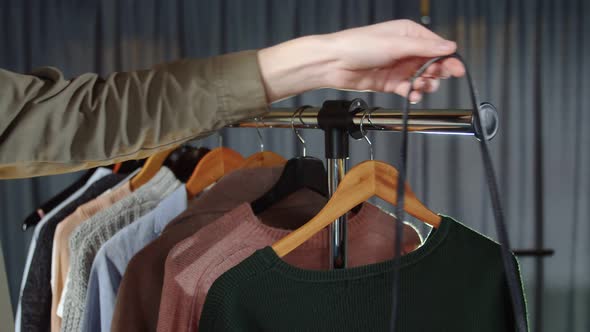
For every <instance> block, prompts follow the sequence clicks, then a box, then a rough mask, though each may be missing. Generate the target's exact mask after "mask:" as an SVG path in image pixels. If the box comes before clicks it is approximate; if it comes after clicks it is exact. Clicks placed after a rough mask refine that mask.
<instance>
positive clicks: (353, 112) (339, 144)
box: [230, 98, 499, 268]
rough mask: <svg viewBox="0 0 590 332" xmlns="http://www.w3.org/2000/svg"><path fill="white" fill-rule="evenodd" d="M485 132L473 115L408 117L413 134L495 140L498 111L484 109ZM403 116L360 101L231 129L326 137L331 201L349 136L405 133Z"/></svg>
mask: <svg viewBox="0 0 590 332" xmlns="http://www.w3.org/2000/svg"><path fill="white" fill-rule="evenodd" d="M480 113H481V116H482V123H483V126H484V130H483V131H482V130H480V128H479V126H478V125H477V121H476V120H477V119H476V113H475V112H474V110H471V109H420V110H411V111H410V113H409V122H408V123H409V131H411V132H415V133H423V134H442V135H474V136H476V137H478V138H480V137H483V136H482V135H485V137H486V138H488V139H491V138H492V137H494V136H495V134H496V132H497V131H498V124H499V121H498V112H497V110H496V108H495V107H494V106H493V105H491V104H489V103H484V104H482V106H481V107H480ZM402 123H403V122H402V110H400V109H386V108H378V107H371V108H370V107H369V106H368V105H367V103H366V102H365V101H363V100H362V99H359V98H357V99H354V100H351V101H348V100H328V101H325V102H324V103H323V105H322V106H321V107H311V106H302V107H295V108H273V109H271V110H270V111H269V112H267V113H266V114H265V115H264V116H262V117H259V118H256V119H250V120H246V121H243V122H240V123H237V124H234V125H232V126H230V127H234V128H235V127H241V128H306V129H321V130H323V131H324V140H325V148H326V149H325V151H326V160H327V165H328V192H329V195H330V196H332V194H333V193H334V191H335V190H336V188H337V187H338V184H339V183H340V181H341V180H342V178H343V177H344V175H345V173H346V170H347V169H348V158H349V148H348V141H349V136H351V137H353V138H355V139H361V138H363V136H364V133H365V132H366V131H367V130H381V131H401V130H402ZM329 236H330V241H329V243H330V266H331V267H333V268H345V267H346V262H347V250H346V247H347V246H346V238H347V229H346V216H343V217H340V218H338V220H335V221H334V223H333V224H332V225H330V231H329Z"/></svg>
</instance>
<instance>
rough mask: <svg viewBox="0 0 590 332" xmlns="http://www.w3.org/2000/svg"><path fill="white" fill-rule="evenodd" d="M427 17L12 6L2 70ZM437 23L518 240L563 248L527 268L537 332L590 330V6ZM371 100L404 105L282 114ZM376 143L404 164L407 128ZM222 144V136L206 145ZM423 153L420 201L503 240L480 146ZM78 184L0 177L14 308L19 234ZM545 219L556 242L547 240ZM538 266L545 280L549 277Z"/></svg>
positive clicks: (154, 57)
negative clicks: (472, 98) (483, 108)
mask: <svg viewBox="0 0 590 332" xmlns="http://www.w3.org/2000/svg"><path fill="white" fill-rule="evenodd" d="M419 15H420V14H419V1H399V0H398V1H393V0H372V1H368V0H364V1H355V0H348V1H345V0H329V1H326V0H322V1H320V0H316V1H311V0H308V1H295V0H281V1H279V0H274V1H273V0H266V1H265V0H250V1H238V0H232V1H230V0H225V1H222V0H218V1H196V0H192V1H188V0H186V1H183V0H174V1H172V0H169V1H157V0H142V1H127V0H119V1H115V0H104V1H73V0H61V1H49V0H24V1H23V0H2V1H0V49H1V51H0V67H2V68H6V69H9V70H14V71H18V72H27V71H29V70H30V69H32V68H35V67H38V66H44V65H52V66H56V67H58V68H60V69H62V70H63V71H64V73H65V75H66V76H69V77H71V76H75V75H79V74H82V73H84V72H98V73H101V74H107V73H109V72H112V71H124V70H133V69H139V68H144V67H148V66H151V65H153V64H156V63H158V62H163V61H170V60H174V59H177V58H180V57H205V56H212V55H216V54H221V53H225V52H232V51H238V50H243V49H254V48H261V47H265V46H268V45H272V44H275V43H278V42H281V41H285V40H288V39H291V38H294V37H297V36H301V35H307V34H318V33H327V32H332V31H337V30H340V29H344V28H348V27H355V26H361V25H366V24H370V23H374V22H381V21H386V20H390V19H397V18H410V19H414V20H418V19H419ZM430 15H431V25H430V28H431V29H433V30H434V31H436V32H437V33H439V34H441V35H443V36H445V37H447V38H450V39H454V40H456V41H457V42H458V44H459V47H460V52H461V53H462V54H463V55H464V56H465V58H466V59H467V61H468V62H469V66H470V69H471V70H472V72H473V75H474V79H475V81H476V84H477V85H478V87H479V89H480V93H481V95H482V98H483V99H485V100H489V101H492V102H493V103H495V104H496V105H497V107H498V109H499V111H500V116H501V128H500V131H499V133H498V136H497V137H496V138H495V139H494V141H493V142H492V143H491V145H492V150H493V153H494V158H495V162H496V167H497V170H498V174H499V176H500V186H501V190H502V194H503V201H504V206H505V210H506V217H507V220H508V222H509V226H510V236H511V240H512V243H513V246H514V247H516V248H533V247H534V246H535V245H537V246H542V247H546V248H552V249H555V255H554V256H553V257H550V258H546V259H545V260H544V264H541V263H539V262H540V260H539V261H538V260H536V259H535V258H522V259H521V260H520V262H521V269H522V274H523V278H524V282H525V289H526V292H527V298H528V305H529V312H530V316H531V317H530V318H531V322H532V323H534V324H536V325H534V329H533V331H540V330H541V326H542V327H543V330H544V331H590V315H588V313H589V312H590V259H589V256H588V253H589V252H590V241H589V237H590V223H589V222H588V220H590V208H589V205H590V204H589V203H590V175H589V174H590V172H589V169H590V132H589V130H588V128H590V111H589V110H588V109H587V108H588V107H587V105H590V66H589V65H587V64H586V62H587V61H588V60H590V42H589V38H590V22H589V21H588V20H587V19H585V18H587V17H588V16H589V15H590V3H588V2H587V1H583V0H567V1H566V0H560V1H547V0H545V1H532V0H531V1H522V0H520V1H508V0H502V1H499V0H493V1H492V0H489V1H468V0H454V1H452V0H437V1H432V3H431V12H430ZM350 47H355V46H354V45H350ZM467 92H468V91H467V86H466V84H465V82H463V81H461V80H453V81H449V82H444V83H443V84H442V87H441V89H440V91H439V92H437V93H436V94H434V95H432V96H430V97H428V98H427V99H426V100H425V101H424V102H423V103H422V106H424V107H458V106H463V107H466V106H468V99H467ZM358 96H360V97H362V98H365V100H366V101H367V102H369V104H370V105H377V106H384V107H399V106H400V105H401V98H400V97H397V96H393V95H387V94H368V93H344V92H337V91H330V90H321V91H315V92H310V93H306V94H304V95H302V96H299V97H297V98H292V99H290V100H287V101H284V102H282V103H280V105H279V106H284V105H289V106H294V105H302V104H311V105H320V104H321V102H322V101H323V100H325V99H334V98H353V97H358ZM262 134H263V136H264V141H265V144H266V147H267V148H268V149H270V150H273V151H276V152H278V153H280V154H282V155H283V156H285V157H290V156H293V155H295V154H297V153H298V152H299V151H300V150H299V148H298V146H297V144H296V140H295V138H294V135H293V134H292V133H291V132H290V131H289V130H283V129H265V130H262ZM222 135H223V136H224V145H226V146H229V147H232V148H234V149H237V150H239V151H240V152H242V153H243V154H244V155H248V154H250V153H252V152H255V151H256V150H257V148H258V140H257V135H256V132H255V130H253V129H228V130H224V131H223V133H222ZM303 135H304V136H305V137H306V139H307V141H308V146H307V147H308V151H309V154H311V155H314V156H318V157H323V140H322V136H321V134H320V133H318V132H314V131H304V133H303ZM372 139H373V142H374V147H375V152H376V158H377V159H382V160H386V161H388V162H390V163H393V164H395V163H396V162H397V155H398V147H399V146H398V143H399V136H398V134H396V133H373V134H372ZM217 142H218V139H217V137H211V138H208V139H205V140H203V141H201V142H196V143H195V144H197V145H199V144H200V145H207V146H215V145H217ZM410 150H411V161H410V168H411V177H410V180H411V184H412V186H413V188H414V189H415V191H416V192H417V194H418V195H419V197H421V198H422V199H423V200H424V201H425V202H426V203H427V205H428V206H429V207H431V208H432V209H433V210H435V211H440V212H441V213H445V214H448V215H451V216H454V217H456V218H458V219H459V220H461V221H462V222H464V223H465V224H467V225H469V226H471V227H473V228H475V229H477V230H479V231H481V232H483V233H485V234H487V235H489V236H490V237H492V238H495V232H494V226H493V219H492V214H491V207H490V204H489V197H488V194H487V187H486V185H485V181H484V178H483V168H482V164H481V161H480V154H479V150H478V146H477V143H476V141H475V140H474V138H472V137H447V136H420V135H413V136H412V139H411V142H410ZM368 158H369V153H368V149H367V145H366V143H364V141H360V142H354V143H352V158H351V165H354V164H356V163H357V162H359V161H362V160H366V159H368ZM78 176H79V174H69V175H60V176H53V177H45V178H35V179H26V180H14V181H0V204H1V209H0V218H1V219H2V222H0V238H1V240H2V245H3V249H4V255H5V262H6V265H7V271H8V279H9V286H10V290H11V297H12V303H13V304H14V303H16V301H17V292H18V285H19V283H20V279H21V274H22V269H23V266H24V261H25V256H26V251H27V248H28V243H29V240H30V236H31V233H32V231H28V232H27V233H23V232H22V231H21V230H20V227H21V222H22V220H23V218H24V216H25V215H27V214H28V213H30V212H31V211H32V210H33V209H34V208H35V207H36V206H37V205H38V204H39V203H41V202H42V201H44V200H46V199H48V198H50V197H51V196H52V195H54V194H55V193H56V192H58V191H59V190H60V189H62V188H64V187H65V186H66V185H68V184H69V183H71V182H72V181H73V180H74V179H76V178H77V177H78ZM540 225H542V226H543V227H544V234H539V233H538V232H535V227H538V226H540ZM537 230H538V228H537ZM540 235H542V236H540ZM539 271H542V272H544V283H538V281H539V278H537V276H538V272H539ZM435 278H436V277H435V276H433V282H436V281H435ZM441 286H443V287H444V285H441ZM47 287H49V285H47ZM466 291H468V290H466ZM537 291H541V292H542V295H543V305H542V306H539V307H538V306H536V305H535V293H537ZM482 301H485V299H482ZM458 319H460V317H458ZM540 322H542V323H540ZM540 324H542V325H540Z"/></svg>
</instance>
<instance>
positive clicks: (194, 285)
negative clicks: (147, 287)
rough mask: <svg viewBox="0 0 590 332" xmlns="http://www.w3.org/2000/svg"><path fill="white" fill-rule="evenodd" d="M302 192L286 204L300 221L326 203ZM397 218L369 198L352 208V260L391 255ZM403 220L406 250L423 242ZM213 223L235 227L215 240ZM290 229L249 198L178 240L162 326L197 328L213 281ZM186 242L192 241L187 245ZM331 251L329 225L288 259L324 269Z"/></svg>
mask: <svg viewBox="0 0 590 332" xmlns="http://www.w3.org/2000/svg"><path fill="white" fill-rule="evenodd" d="M303 194H304V196H303V197H310V196H311V197H313V196H312V194H311V193H310V192H307V193H305V192H303ZM303 197H302V198H301V199H298V200H297V199H296V198H295V197H294V198H292V199H289V200H287V201H288V202H290V201H294V202H298V203H295V206H294V207H293V208H292V209H285V210H284V212H285V215H290V216H291V219H299V226H301V225H303V224H305V223H306V222H308V221H309V220H310V219H311V218H313V217H314V216H315V215H316V214H317V213H318V211H319V210H320V209H321V208H322V207H323V206H324V203H325V199H322V200H321V201H318V200H315V202H314V201H313V200H312V201H311V202H309V203H308V204H311V206H305V205H300V204H301V203H303V202H305V199H304V198H303ZM314 203H315V204H314ZM283 220H284V219H283ZM394 222H396V220H395V219H394V218H393V217H392V216H390V215H389V214H387V213H385V212H383V211H382V210H380V209H379V208H378V207H376V206H374V205H371V204H369V203H365V204H363V206H362V208H361V210H360V211H359V213H357V214H356V215H352V214H351V216H349V220H348V241H349V244H350V248H349V252H350V254H349V257H348V261H349V265H350V266H358V265H363V264H371V263H376V262H379V261H383V260H386V259H390V258H392V254H393V248H394V239H395V227H394ZM404 226H405V227H404V240H405V242H404V244H403V246H402V247H403V248H404V252H409V251H412V250H414V249H416V248H417V247H418V246H419V245H420V244H421V239H420V236H419V235H418V233H417V232H416V230H415V229H414V228H413V227H412V226H410V225H408V224H404ZM213 227H215V228H217V227H218V228H222V229H229V230H231V231H230V232H228V233H226V234H223V235H222V238H221V239H219V240H218V241H217V243H215V244H214V245H212V246H211V245H210V244H209V242H211V241H210V240H209V239H208V238H209V232H208V230H207V229H208V228H213ZM289 233H290V230H287V229H279V228H274V227H270V226H267V225H265V224H264V223H262V222H261V221H260V220H259V218H258V217H257V216H255V215H254V213H253V212H252V209H251V207H250V205H249V204H247V203H246V204H242V205H240V206H238V207H237V208H236V209H234V210H232V211H231V212H230V213H228V214H227V215H225V216H223V217H222V218H221V219H220V220H218V221H216V222H214V223H212V224H210V225H208V226H206V227H205V228H203V229H201V231H199V232H198V233H196V234H195V235H193V236H192V237H191V238H189V239H187V240H184V241H183V242H181V243H180V244H178V245H177V247H176V248H174V249H173V250H172V251H171V252H170V255H169V256H168V259H167V262H166V277H165V279H164V289H163V291H162V293H163V295H162V302H161V304H160V314H159V317H158V331H159V332H163V331H198V321H199V317H200V315H201V311H202V308H203V305H204V303H205V298H206V296H207V292H208V291H209V288H210V287H211V285H212V284H213V282H214V281H215V280H216V279H217V278H218V277H219V276H220V275H222V274H223V273H224V272H225V271H227V270H229V269H230V268H232V267H233V266H235V265H237V264H239V263H240V262H241V261H242V260H244V259H246V258H247V257H248V256H250V255H251V254H252V253H254V252H255V251H256V250H257V249H261V248H264V247H265V246H268V245H271V244H273V243H274V242H276V241H278V240H280V239H281V238H283V237H285V236H286V235H288V234H289ZM191 240H194V241H191ZM191 242H192V243H191ZM188 245H192V246H191V247H188V248H187V246H188ZM329 251H330V249H329V241H328V229H324V230H323V231H321V232H319V233H318V234H316V235H314V236H313V237H312V238H311V239H309V240H308V241H306V242H305V243H304V244H302V245H301V246H299V247H298V248H296V249H295V250H294V251H293V252H291V253H290V254H289V255H287V256H286V257H285V260H286V261H287V262H288V263H289V264H293V265H294V266H297V267H300V268H307V269H313V270H326V269H329V259H328V257H329Z"/></svg>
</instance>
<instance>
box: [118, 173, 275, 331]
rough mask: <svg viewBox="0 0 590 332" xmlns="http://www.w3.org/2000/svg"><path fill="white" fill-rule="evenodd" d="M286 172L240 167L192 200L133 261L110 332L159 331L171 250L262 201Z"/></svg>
mask: <svg viewBox="0 0 590 332" xmlns="http://www.w3.org/2000/svg"><path fill="white" fill-rule="evenodd" d="M282 171H283V168H282V167H277V168H250V169H239V170H236V171H234V172H232V173H230V174H228V175H226V176H224V177H223V178H222V179H221V180H220V181H219V182H218V183H217V184H216V185H214V186H213V187H212V188H211V189H209V190H208V191H206V192H204V193H203V194H201V195H199V196H198V197H197V198H196V199H194V200H193V201H191V202H190V203H189V207H188V209H187V210H186V211H185V212H183V213H182V214H181V215H180V216H178V217H177V218H175V219H174V220H173V221H172V222H170V224H169V225H168V226H167V227H166V228H165V229H164V232H162V235H161V236H160V237H158V238H157V239H155V240H154V241H153V242H151V243H150V244H149V245H147V246H146V247H145V248H143V249H142V250H141V251H139V252H138V253H137V254H136V255H135V256H134V257H133V258H132V259H131V261H130V262H129V265H128V266H127V269H126V270H125V274H124V275H123V280H122V281H121V285H120V287H119V291H118V293H117V303H116V305H115V313H114V314H113V321H112V326H111V331H113V332H127V331H156V327H157V324H158V312H159V309H160V299H161V296H162V286H163V284H164V267H165V262H166V257H167V256H168V253H169V252H170V250H171V249H172V248H173V247H174V246H175V245H176V244H177V243H179V242H180V241H182V240H184V239H186V238H187V237H189V236H191V235H192V234H194V233H195V232H197V231H199V230H200V229H201V228H202V227H204V226H206V225H207V224H209V223H210V222H213V221H214V220H216V219H218V218H219V217H221V216H223V215H224V214H225V213H227V212H228V211H230V210H232V209H233V208H235V207H236V206H237V205H239V204H241V203H243V202H250V201H253V200H255V199H257V198H258V197H260V196H261V195H262V194H264V193H265V192H266V191H267V190H269V189H270V188H271V187H272V186H273V184H274V183H275V182H276V181H277V180H278V178H279V177H280V175H281V173H282ZM215 231H216V230H215Z"/></svg>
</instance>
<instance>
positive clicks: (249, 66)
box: [214, 50, 268, 124]
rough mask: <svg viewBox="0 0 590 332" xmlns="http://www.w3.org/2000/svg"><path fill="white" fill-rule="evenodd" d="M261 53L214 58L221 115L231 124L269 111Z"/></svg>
mask: <svg viewBox="0 0 590 332" xmlns="http://www.w3.org/2000/svg"><path fill="white" fill-rule="evenodd" d="M257 54H258V51H256V50H250V51H242V52H237V53H230V54H225V55H221V56H217V57H215V58H214V61H215V65H214V66H215V70H216V73H217V77H218V84H219V90H218V95H217V97H218V101H219V105H220V110H219V112H220V115H221V118H222V119H223V121H224V122H226V123H227V124H234V123H236V122H239V121H242V120H246V119H251V118H254V117H257V116H261V115H263V114H265V113H266V112H267V111H268V103H267V101H266V92H265V90H264V85H263V83H262V76H261V74H260V65H259V64H258V55H257Z"/></svg>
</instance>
